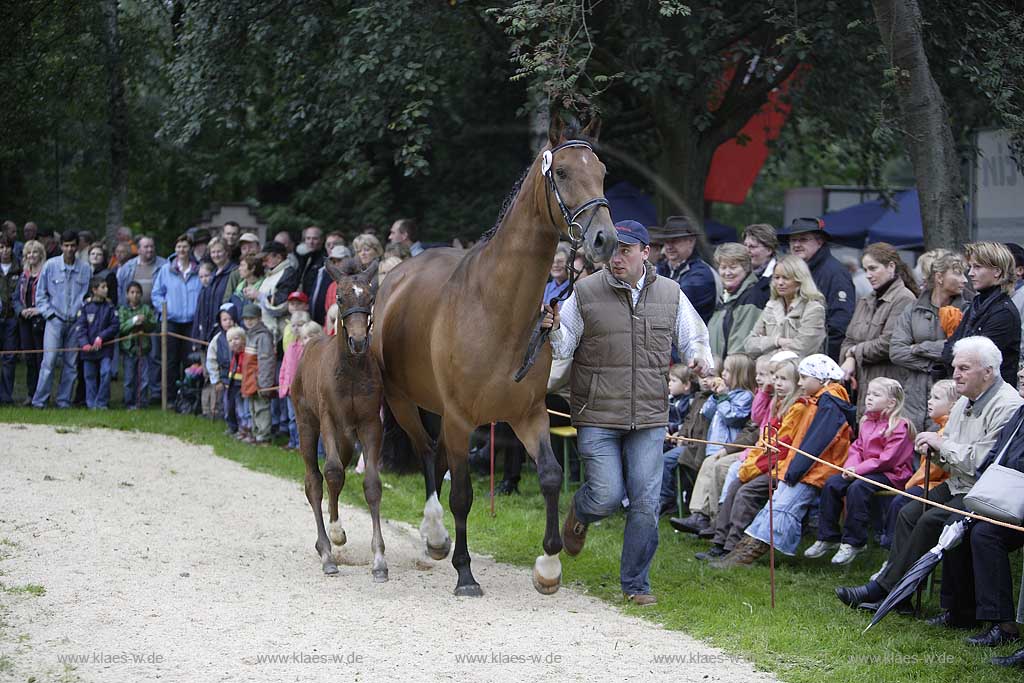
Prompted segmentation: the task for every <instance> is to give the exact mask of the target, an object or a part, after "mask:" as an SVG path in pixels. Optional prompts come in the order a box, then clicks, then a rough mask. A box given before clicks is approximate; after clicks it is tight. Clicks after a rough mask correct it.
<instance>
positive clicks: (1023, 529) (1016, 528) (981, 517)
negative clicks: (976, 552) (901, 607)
mask: <svg viewBox="0 0 1024 683" xmlns="http://www.w3.org/2000/svg"><path fill="white" fill-rule="evenodd" d="M548 412H549V413H551V414H552V415H558V416H559V417H570V416H569V415H566V414H565V413H559V412H557V411H554V410H548ZM570 419H571V418H570ZM665 439H666V440H672V441H686V442H688V443H702V444H706V445H709V446H722V447H730V448H744V449H745V448H754V446H750V445H742V444H737V443H722V442H719V441H705V440H703V439H694V438H690V437H686V436H666V437H665ZM763 447H764V448H765V449H766V450H769V451H772V452H778V447H776V446H772V445H771V444H767V445H765V446H763ZM787 448H788V449H789V450H791V451H793V452H794V453H800V454H801V455H805V456H807V457H808V458H810V459H811V460H814V461H815V462H819V463H821V464H822V465H827V466H828V467H831V468H832V469H834V470H836V471H837V472H842V473H844V474H849V475H850V476H851V477H853V478H854V479H860V480H861V481H866V482H867V483H869V484H872V485H874V486H877V487H879V488H882V489H885V490H887V491H891V492H892V493H895V494H896V495H898V496H903V497H904V498H910V499H911V500H916V501H917V502H919V503H924V504H925V505H931V506H932V507H937V508H940V509H942V510H946V511H947V512H954V513H956V514H958V515H963V516H964V517H970V518H971V519H976V520H978V521H981V522H988V523H989V524H995V525H997V526H1001V527H1006V528H1007V529H1012V530H1014V531H1020V532H1024V527H1021V526H1017V525H1015V524H1010V523H1009V522H1001V521H999V520H998V519H992V518H990V517H985V516H984V515H979V514H977V513H975V512H971V511H969V510H957V509H956V508H953V507H949V506H948V505H943V504H942V503H937V502H935V501H934V500H929V499H927V498H922V497H920V496H915V495H914V494H913V493H908V492H906V491H901V490H900V489H898V488H896V487H894V486H889V485H888V484H882V483H879V482H877V481H874V480H872V479H868V478H867V477H862V476H861V475H859V474H857V473H856V472H854V471H853V470H848V469H846V468H845V467H842V466H840V465H836V464H835V463H831V462H828V461H827V460H822V459H821V458H819V457H817V456H815V455H811V454H810V453H808V452H807V451H802V450H800V449H799V448H796V447H794V446H787Z"/></svg>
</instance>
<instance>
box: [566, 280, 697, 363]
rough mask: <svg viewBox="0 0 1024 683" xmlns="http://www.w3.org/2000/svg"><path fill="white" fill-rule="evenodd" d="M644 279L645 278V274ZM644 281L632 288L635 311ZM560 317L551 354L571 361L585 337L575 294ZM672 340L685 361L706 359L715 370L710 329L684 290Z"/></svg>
mask: <svg viewBox="0 0 1024 683" xmlns="http://www.w3.org/2000/svg"><path fill="white" fill-rule="evenodd" d="M644 277H646V273H645V274H644ZM643 282H644V281H643V279H641V280H640V281H639V282H637V283H636V285H634V286H632V287H630V288H629V293H630V296H631V297H632V299H633V307H634V308H636V304H637V302H638V301H639V300H640V292H641V289H642V288H643ZM559 315H560V316H561V324H560V326H559V328H558V329H557V330H552V331H551V335H550V337H548V338H549V340H550V341H551V352H552V355H553V356H554V357H555V358H561V359H565V358H572V357H573V355H574V354H575V353H576V347H577V346H579V343H580V339H582V338H583V314H582V313H580V307H579V304H578V303H577V302H576V293H575V292H573V293H572V294H571V295H569V298H568V299H566V300H565V303H563V304H562V306H561V307H560V308H559ZM672 341H673V343H674V344H675V346H676V349H678V350H679V355H680V357H681V358H682V359H683V361H684V362H689V361H691V360H703V361H704V363H705V364H706V366H707V368H708V369H709V370H710V369H713V368H714V366H715V361H714V357H713V356H712V355H711V339H710V337H709V335H708V327H707V325H705V324H704V321H703V320H701V317H700V316H699V315H698V314H697V311H696V310H695V309H694V308H693V305H692V304H691V303H690V300H689V299H687V298H686V295H685V294H683V290H679V309H678V311H677V313H676V325H675V334H674V337H673V340H672Z"/></svg>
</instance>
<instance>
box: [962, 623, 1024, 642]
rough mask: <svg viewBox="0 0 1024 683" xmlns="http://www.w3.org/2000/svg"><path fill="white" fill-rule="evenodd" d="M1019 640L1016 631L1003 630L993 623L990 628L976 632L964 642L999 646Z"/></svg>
mask: <svg viewBox="0 0 1024 683" xmlns="http://www.w3.org/2000/svg"><path fill="white" fill-rule="evenodd" d="M1018 640H1020V635H1019V634H1017V633H1010V632H1009V631H1004V630H1003V629H1002V628H1000V627H999V624H993V625H992V628H990V629H989V630H988V631H985V632H984V633H978V634H975V635H973V636H971V637H970V638H967V639H966V640H965V641H964V642H966V643H967V644H968V645H971V646H973V647H999V646H1000V645H1005V644H1006V643H1013V642H1016V641H1018Z"/></svg>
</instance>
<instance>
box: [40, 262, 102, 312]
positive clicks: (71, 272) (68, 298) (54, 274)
mask: <svg viewBox="0 0 1024 683" xmlns="http://www.w3.org/2000/svg"><path fill="white" fill-rule="evenodd" d="M91 277H92V267H91V266H90V265H89V264H88V263H85V262H82V261H78V260H76V261H75V262H74V263H73V264H71V265H70V266H69V265H67V264H66V263H64V257H63V256H55V257H53V258H52V259H50V260H48V261H47V262H46V263H45V264H44V265H43V272H42V273H40V275H39V284H38V285H37V288H36V308H38V309H39V313H40V314H41V315H42V316H43V317H44V318H47V319H49V318H51V317H53V316H57V317H58V318H60V319H61V320H63V321H64V322H74V320H75V316H77V315H78V311H79V310H80V309H81V308H82V304H83V303H85V296H86V294H88V293H89V279H90V278H91Z"/></svg>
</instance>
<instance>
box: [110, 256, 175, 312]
mask: <svg viewBox="0 0 1024 683" xmlns="http://www.w3.org/2000/svg"><path fill="white" fill-rule="evenodd" d="M154 263H155V264H156V269H157V270H159V269H160V268H161V267H162V266H163V265H164V264H165V263H167V259H165V258H164V257H163V256H157V257H156V261H155V262H154ZM138 265H139V257H138V256H134V257H132V258H130V259H128V260H127V261H125V262H124V264H123V265H121V266H120V267H119V268H118V269H117V300H118V301H122V302H124V301H128V297H127V295H126V294H125V290H126V289H128V285H129V284H130V283H131V281H132V280H134V279H135V268H136V267H137V266H138ZM153 278H154V280H155V279H156V273H154V274H153ZM154 284H155V283H154ZM159 312H160V311H159V310H157V313H159Z"/></svg>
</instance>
